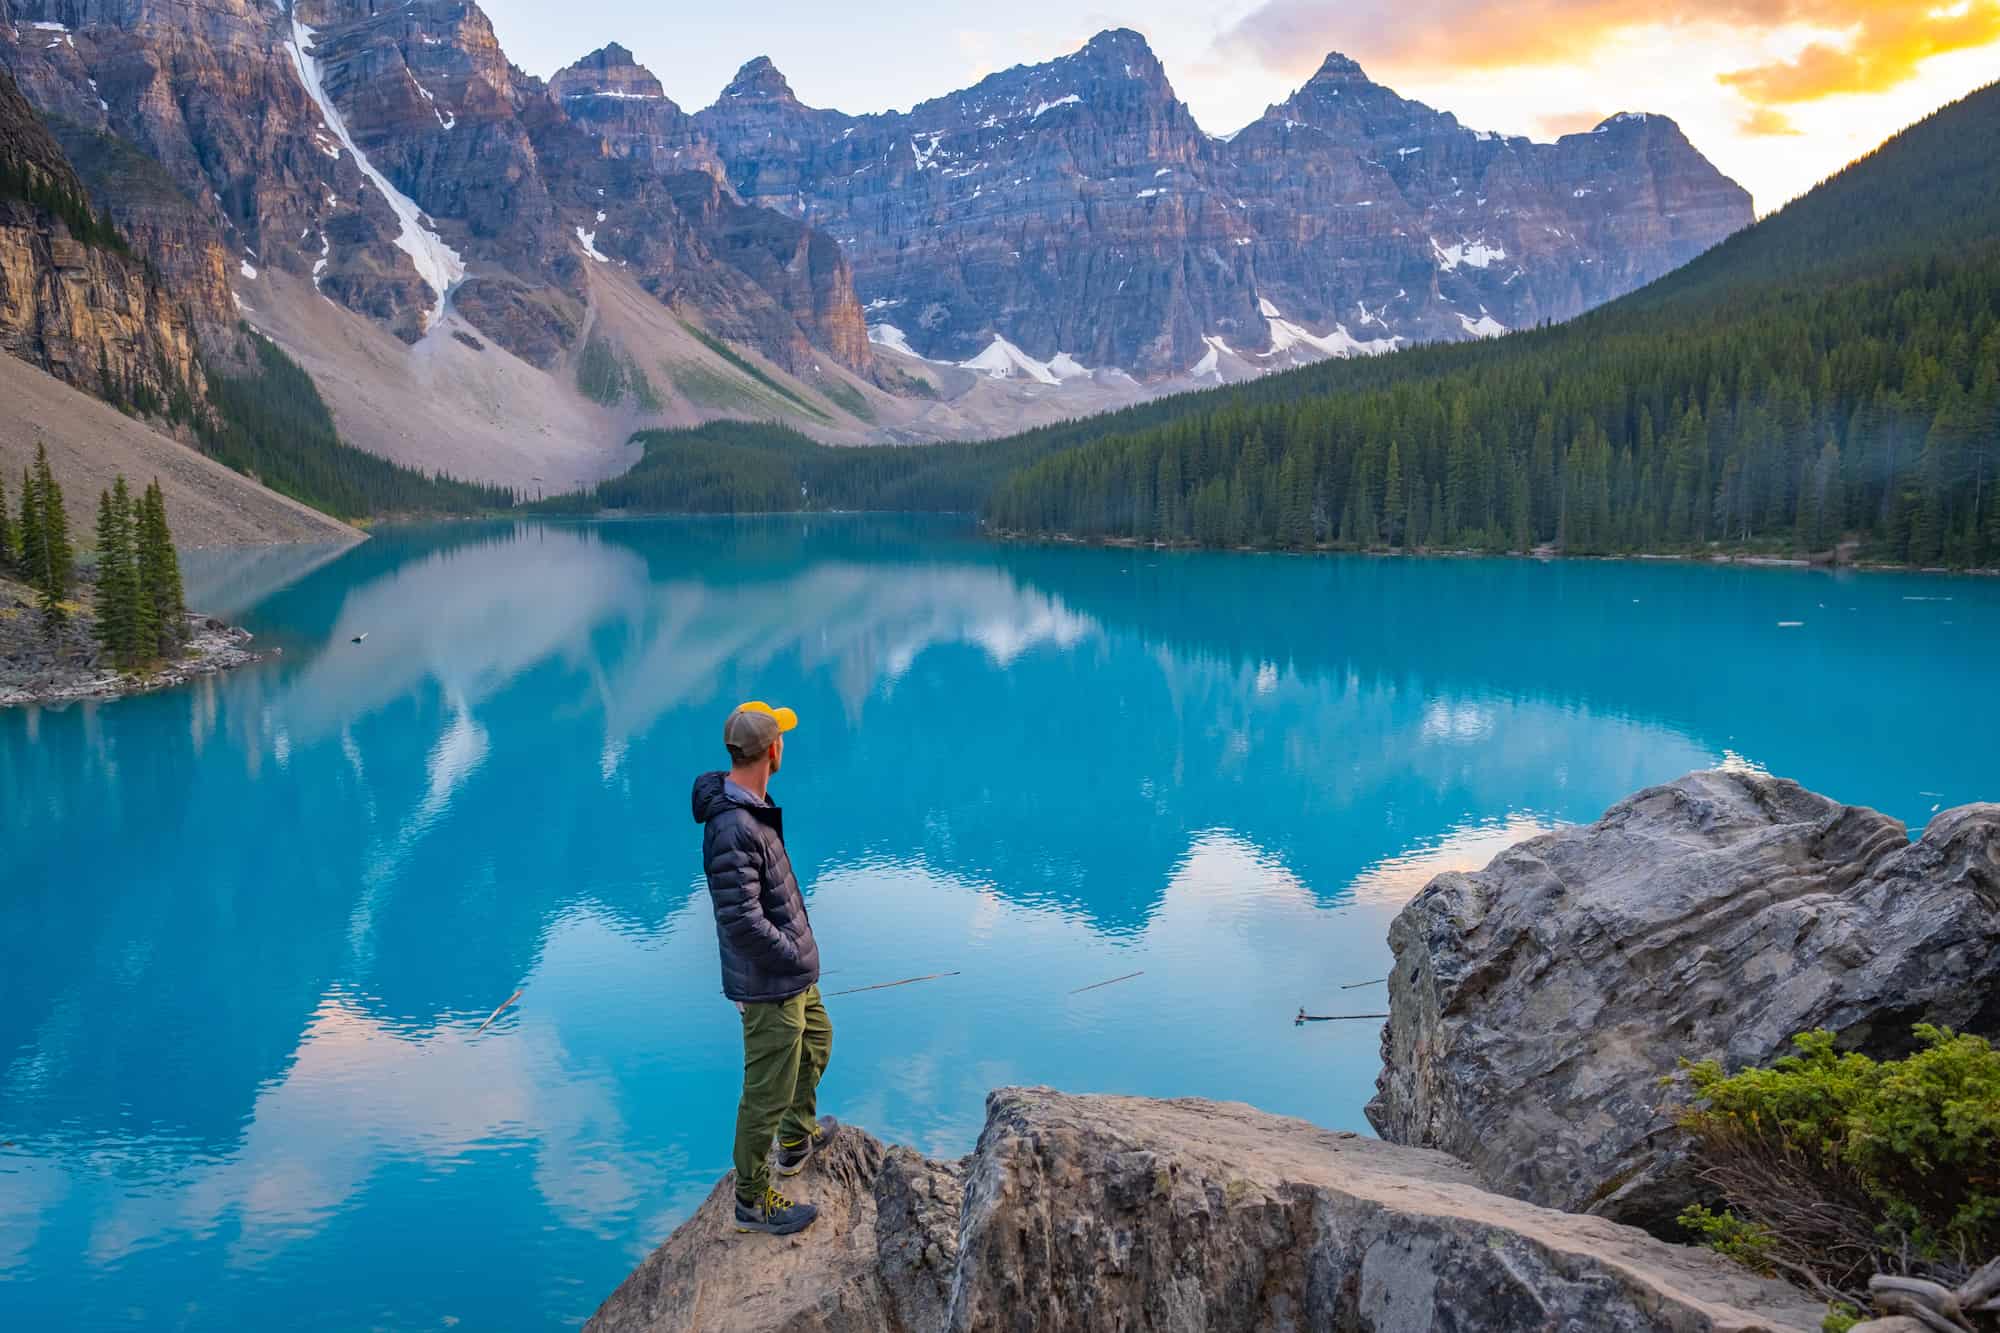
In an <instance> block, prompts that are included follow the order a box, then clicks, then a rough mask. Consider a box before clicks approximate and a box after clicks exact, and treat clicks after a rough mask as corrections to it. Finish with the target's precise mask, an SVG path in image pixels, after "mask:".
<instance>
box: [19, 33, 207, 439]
mask: <svg viewBox="0 0 2000 1333" xmlns="http://www.w3.org/2000/svg"><path fill="white" fill-rule="evenodd" d="M0 351H5V352H8V353H11V354H12V355H14V356H17V357H19V358H21V359H22V360H24V361H27V362H29V363H30V364H32V365H35V366H39V367H40V368H41V369H43V370H46V371H48V372H49V373H50V374H52V375H54V376H55V377H56V378H58V379H60V380H63V381H64V382H66V383H68V384H70V385H73V386H75V387H77V388H81V389H84V390H86V391H87V392H90V393H93V394H99V395H101V396H103V397H105V398H108V399H110V400H112V401H115V402H120V403H137V404H143V405H146V406H149V407H151V408H152V409H153V410H154V411H162V410H165V409H166V408H167V407H168V406H169V404H172V403H174V402H176V400H178V401H179V403H180V404H181V405H182V406H183V407H185V406H186V405H187V404H189V403H191V402H192V401H194V400H195V399H196V398H197V397H198V396H199V394H200V393H201V391H202V386H203V383H204V380H203V377H202V371H201V367H200V365H199V363H198V360H197V354H196V336H195V330H194V324H193V321H192V319H191V318H190V316H189V313H188V311H187V308H186V307H185V306H184V305H183V304H182V303H181V302H180V301H179V300H177V299H176V298H175V297H174V296H173V295H171V294H170V293H169V292H168V291H167V290H166V288H165V286H164V284H163V283H162V282H161V281H160V279H159V277H158V276H157V275H156V274H155V273H154V272H152V271H149V270H148V268H147V266H146V264H145V262H144V260H143V259H142V258H141V257H140V256H139V254H137V253H134V252H133V251H131V250H129V249H128V248H127V243H126V242H125V240H124V238H123V237H122V236H119V235H117V234H116V233H115V232H113V231H110V230H108V229H107V228H105V226H104V225H103V219H102V217H101V215H98V214H97V213H96V211H95V209H94V208H93V206H92V203H91V198H90V192H89V190H88V189H87V188H86V187H85V185H84V183H83V180H82V178H81V177H79V176H78V175H77V173H76V170H75V168H74V167H73V166H72V165H71V164H70V161H69V159H68V157H67V156H66V155H65V154H64V152H63V150H62V146H61V145H60V144H59V143H58V142H57V141H56V140H55V138H54V137H53V136H52V135H51V134H50V133H49V132H48V129H47V127H46V126H44V125H43V123H42V121H41V119H40V117H39V116H37V115H36V113H35V111H34V108H33V107H31V106H30V105H29V104H28V101H27V99H26V98H24V97H23V96H22V95H21V91H20V89H19V88H18V87H17V86H16V85H15V83H14V80H13V79H12V78H11V77H10V76H9V75H8V74H7V73H6V71H5V70H4V69H0Z"/></svg>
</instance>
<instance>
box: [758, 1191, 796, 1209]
mask: <svg viewBox="0 0 2000 1333" xmlns="http://www.w3.org/2000/svg"><path fill="white" fill-rule="evenodd" d="M791 1206H792V1201H791V1200H790V1199H787V1198H786V1197H785V1196H784V1195H782V1194H780V1193H778V1191H776V1190H774V1189H772V1188H771V1187H770V1186H768V1185H766V1186H765V1187H764V1211H765V1212H767V1213H782V1212H784V1211H785V1210H786V1209H787V1208H790V1207H791Z"/></svg>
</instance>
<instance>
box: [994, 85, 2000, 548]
mask: <svg viewBox="0 0 2000 1333" xmlns="http://www.w3.org/2000/svg"><path fill="white" fill-rule="evenodd" d="M1996 311H2000V88H1994V87H1989V88H1987V89H1985V90H1983V91H1981V92H1978V93H1975V94H1974V95H1972V96H1971V97H1968V98H1966V99H1965V100H1963V101H1961V102H1958V103H1955V104H1953V105H1952V106H1949V107H1946V108H1944V109H1943V110H1941V111H1939V112H1937V113H1936V114H1934V115H1932V116H1931V117H1929V118H1928V119H1926V120H1924V121H1923V122H1921V123H1919V124H1917V125H1915V126H1913V127H1911V128H1910V129H1909V130H1907V131H1905V132H1904V133H1902V134H1901V135H1898V136H1897V137H1896V138H1894V139H1892V140H1890V141H1889V142H1888V143H1887V144H1885V145H1884V146H1883V147H1882V148H1881V149H1879V150H1878V151H1877V152H1875V153H1874V154H1872V155H1871V156H1869V157H1868V158H1865V159H1863V160H1862V161H1860V162H1858V163H1856V164H1855V165H1854V166H1852V167H1850V168H1849V169H1848V170H1846V171H1845V172H1843V173H1842V174H1841V175H1839V176H1837V177H1835V178H1834V179H1832V180H1830V181H1828V182H1827V183H1825V184H1823V185H1822V186H1820V187H1819V188H1818V189H1817V190H1815V191H1813V192H1812V193H1811V194H1809V195H1807V196H1806V197H1805V198H1803V199H1801V200H1799V201H1798V202H1796V203H1794V204H1792V205H1791V206H1790V207H1788V208H1786V209H1784V210H1783V211H1782V212H1780V213H1778V214H1776V215H1774V216H1772V217H1771V218H1768V219H1766V220H1765V221H1763V222H1761V223H1759V224H1758V225H1757V226H1756V227H1754V228H1752V229H1751V230H1749V231H1747V232H1745V233H1743V234H1741V235H1739V236H1738V237H1736V238H1734V239H1732V240H1730V241H1728V242H1726V243H1724V244H1723V245H1721V246H1719V247H1717V248H1716V249H1715V250H1713V251H1711V252H1710V253H1709V254H1707V255H1706V256H1704V257H1702V258H1701V259H1699V260H1696V261H1695V262H1694V263H1693V264H1691V265H1689V266H1688V267H1687V268H1685V269H1683V270H1681V271H1680V272H1678V273H1675V274H1673V275H1670V276H1669V277H1667V278H1665V279H1662V280H1661V281H1660V282H1658V283H1656V284H1654V285H1653V286H1651V287H1648V288H1646V289H1644V290H1642V291H1640V292H1637V293H1634V294H1633V295H1632V296H1629V297H1627V298H1625V299H1623V300H1621V301H1618V302H1614V303H1613V304H1611V305H1609V306H1606V307H1604V308H1603V309H1601V310H1599V311H1597V312H1594V313H1592V314H1589V315H1586V316H1583V317H1582V318H1580V319H1577V320H1575V321H1573V322H1571V323H1569V324H1565V325H1562V326H1559V327H1555V328H1549V329H1544V330H1539V331H1535V332H1532V333H1527V334H1521V335H1516V336H1513V337H1508V338H1505V339H1502V340H1499V341H1497V342H1494V343H1489V344H1485V345H1480V346H1458V347H1440V348H1425V349H1419V350H1416V351H1413V352H1408V353H1403V354H1398V355H1394V356H1388V357H1383V358H1380V359H1377V360H1373V361H1366V362H1338V363H1328V364H1324V365H1320V366H1315V367H1310V368H1307V369H1304V370H1301V371H1297V372H1293V373H1291V374H1288V375H1282V376H1274V377H1272V378H1271V379H1269V380H1266V381H1262V382H1259V383H1255V384H1251V385H1246V386H1243V387H1241V388H1237V389H1231V390H1226V391H1219V392H1216V393H1210V394H1200V395H1192V396H1189V397H1186V398H1183V399H1180V400H1178V401H1177V402H1175V403H1174V404H1172V405H1170V407H1169V408H1168V409H1167V410H1168V414H1169V417H1170V419H1168V420H1164V421H1160V420H1155V421H1147V420H1144V419H1143V417H1142V416H1140V415H1139V414H1122V415H1120V416H1114V417H1109V418H1104V419H1102V420H1101V421H1100V422H1099V423H1097V433H1098V435H1099V437H1100V438H1097V439H1096V440H1094V441H1093V442H1091V443H1089V444H1088V445H1087V446H1085V447H1083V448H1079V449H1075V450H1068V451H1062V452H1058V453H1053V454H1051V455H1050V456H1049V457H1046V458H1043V459H1042V460H1041V461H1040V462H1038V463H1036V464H1034V465H1033V466H1031V467H1028V468H1027V469H1026V470H1024V471H1023V472H1021V473H1019V474H1018V475H1015V476H1012V477H1011V478H1009V479H1008V480H1007V482H1006V483H1004V484H1003V485H1002V486H1001V487H1000V489H999V490H998V491H997V492H996V493H995V494H994V495H993V496H992V497H991V499H990V500H989V502H988V505H987V512H988V515H989V517H990V518H991V520H992V521H993V522H994V523H995V524H996V525H997V526H999V527H1001V528H1004V529H1011V530H1017V531H1023V532H1036V533H1057V532H1060V533H1069V534H1074V535H1079V536H1091V537H1110V538H1139V539H1157V540H1165V541H1191V542H1194V543H1197V544H1201V545H1214V546H1244V545H1247V546H1281V547H1305V546H1313V545H1320V544H1333V545H1341V546H1352V547H1381V546H1388V547H1423V546H1427V547H1438V546H1451V547H1477V548H1485V549H1493V550H1518V549H1525V548H1527V547H1529V546H1532V545H1537V544H1542V543H1554V544H1556V545H1557V546H1559V547H1560V548H1562V549H1564V550H1567V551H1572V552H1615V551H1624V550H1637V549H1674V548H1689V547H1694V546H1698V545H1702V544H1705V543H1710V542H1721V543H1724V544H1726V545H1729V546H1732V547H1739V548H1751V549H1756V548H1764V549H1773V550H1806V551H1816V550H1822V549H1827V548H1831V547H1833V546H1835V544H1836V543H1838V542H1839V541H1841V540H1842V539H1843V537H1848V536H1851V537H1854V538H1858V539H1859V541H1860V544H1861V548H1862V551H1863V553H1864V554H1868V555H1876V556H1880V557H1883V558H1888V559H1897V560H1908V561H1913V562H1915V563H1918V564H1925V565H1929V564H1936V563H1944V564H1952V565H1976V564H1990V563H1993V562H1994V561H1995V560H2000V493H1996V492H2000V486H1996V480H1997V479H2000V332H1996V329H2000V325H1997V324H1996Z"/></svg>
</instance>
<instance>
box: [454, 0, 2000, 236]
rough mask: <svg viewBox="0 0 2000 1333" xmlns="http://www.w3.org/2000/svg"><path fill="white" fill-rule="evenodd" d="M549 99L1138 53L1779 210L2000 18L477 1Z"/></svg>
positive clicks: (1200, 107) (1182, 1)
mask: <svg viewBox="0 0 2000 1333" xmlns="http://www.w3.org/2000/svg"><path fill="white" fill-rule="evenodd" d="M485 7H486V10H487V12H488V13H489V14H490V15H491V17H492V19H493V24H494V27H495V28H496V29H497V31H498V33H499V37H500V43H501V45H502V46H503V47H504V48H505V49H506V51H507V53H508V55H509V56H510V57H511V58H512V59H513V60H514V62H515V63H516V64H518V65H520V66H522V67H523V68H524V69H527V70H528V71H529V72H530V73H534V74H539V75H542V76H544V77H546V76H548V75H549V74H552V73H553V72H555V71H556V70H557V69H560V68H561V67H562V66H564V65H566V64H568V63H569V62H570V61H572V60H575V59H576V58H577V57H578V56H581V55H583V54H585V53H586V52H588V51H591V50H593V49H595V48H597V47H599V46H602V45H603V44H604V43H606V42H610V41H617V42H620V43H622V44H623V45H625V46H626V47H628V48H630V49H631V50H632V52H633V53H634V54H635V55H636V56H637V57H638V59H639V61H640V62H641V63H642V64H644V65H647V66H648V67H650V68H651V69H652V71H653V72H654V73H655V74H656V75H658V76H659V78H660V81H661V82H662V83H663V84H664V85H665V86H666V90H667V93H668V95H669V96H671V97H672V98H674V100H675V101H677V102H679V103H680V104H681V105H682V106H684V107H686V108H688V109H689V110H696V109H698V108H700V107H704V106H707V105H708V104H710V103H711V102H713V101H714V100H715V96H716V94H717V93H719V92H720V91H721V90H722V87H723V85H724V84H726V83H727V82H728V81H729V78H730V76H731V75H732V74H734V73H735V71H736V69H737V67H738V66H740V65H741V64H742V63H743V62H744V61H746V60H749V59H750V58H752V57H753V56H758V55H768V56H770V57H771V59H772V60H773V61H774V62H776V64H777V66H778V68H779V69H780V70H781V71H783V72H784V74H785V76H786V78H787V79H788V80H789V81H790V83H791V85H792V89H793V91H794V92H796V93H797V94H798V96H799V98H800V100H802V101H804V102H806V103H807V104H808V105H812V106H823V107H837V108H839V109H840V110H842V111H849V112H856V113H859V112H868V111H884V110H889V109H898V110H901V109H907V108H908V107H910V106H911V105H913V104H915V103H917V102H920V101H923V100H924V99H926V98H930V97H935V96H938V95H940V94H942V93H947V92H950V91H952V90H953V89H955V88H962V87H966V86H968V85H970V84H972V83H974V82H976V81H977V80H979V79H980V78H982V77H984V76H985V75H987V74H990V73H993V72H995V71H996V70H1001V69H1005V68H1007V67H1009V66H1011V65H1016V64H1032V63H1037V62H1040V61H1043V60H1048V59H1051V58H1053V57H1055V56H1058V55H1063V54H1067V53H1068V52H1070V51H1073V50H1075V49H1076V48H1077V47H1079V46H1081V45H1083V43H1084V42H1086V41H1088V40H1089V39H1090V37H1091V36H1092V35H1093V34H1094V33H1097V32H1099V31H1102V30H1103V29H1105V28H1116V27H1129V28H1135V29H1137V30H1138V31H1140V32H1142V33H1144V34H1145V35H1146V37H1147V39H1148V41H1149V42H1150V43H1151V44H1152V47H1153V50H1154V51H1155V52H1156V53H1157V54H1158V55H1159V57H1160V60H1161V62H1162V63H1163V64H1164V65H1165V66H1166V69H1167V75H1168V77H1169V78H1170V79H1171V80H1172V81H1173V84H1174V88H1175V91H1177V92H1178V93H1179V94H1180V96H1181V98H1182V100H1183V101H1185V102H1187V103H1188V105H1189V106H1190V107H1192V108H1193V110H1194V114H1195V118H1196V119H1197V120H1198V121H1199V122H1200V123H1201V126H1202V128H1203V129H1205V130H1207V131H1208V132H1210V133H1212V134H1222V133H1227V132H1230V131H1233V130H1235V129H1238V128H1240V127H1241V126H1242V125H1244V124H1246V123H1248V122H1249V121H1251V120H1254V119H1256V117H1257V116H1259V115H1260V114H1262V112H1263V110H1264V108H1265V107H1266V106H1268V105H1270V104H1272V103H1274V102H1280V101H1283V100H1284V99H1285V98H1286V97H1287V96H1288V95H1289V94H1290V93H1291V91H1292V90H1293V89H1295V88H1296V87H1297V86H1298V85H1299V84H1301V83H1303V82H1304V81H1305V80H1306V79H1308V78H1310V77H1311V75H1312V73H1313V71H1314V70H1315V69H1316V68H1318V66H1319V63H1320V61H1321V60H1322V59H1323V58H1324V57H1325V56H1326V54H1327V52H1329V51H1335V50H1337V51H1340V52H1343V53H1344V54H1346V55H1349V56H1352V57H1353V58H1354V59H1356V60H1358V61H1360V62H1361V64H1362V66H1363V67H1364V68H1365V69H1366V70H1367V71H1368V74H1369V76H1370V77H1371V78H1373V79H1375V80H1376V82H1378V83H1382V84H1385V85H1387V86H1388V87H1391V88H1393V89H1395V90H1396V91H1397V92H1399V93H1401V94H1402V95H1403V96H1405V97H1413V98H1416V99H1418V100H1420V101H1424V102H1428V103H1429V104H1430V105H1432V106H1434V107H1437V108H1439V109H1441V110H1445V111H1451V112H1453V113H1455V114H1456V115H1457V116H1458V118H1459V120H1460V121H1462V122H1463V123H1465V124H1467V125H1470V126H1472V127H1474V128H1476V129H1487V130H1499V131H1503V132H1506V133H1509V134H1526V135H1530V136H1532V137H1534V138H1536V139H1551V138H1554V137H1556V136H1557V135H1560V134H1566V133H1572V132H1575V131H1577V130H1585V129H1589V128H1590V127H1591V126H1593V125H1595V124H1596V123H1597V122H1598V121H1599V120H1602V119H1603V118H1604V117H1606V116H1608V115H1611V114H1613V113H1615V112H1618V111H1649V112H1657V113H1663V114H1665V115H1669V116H1672V117H1673V118H1674V119H1675V120H1677V121H1678V122H1680V125H1681V128H1682V129H1683V130H1684V131H1685V132H1686V133H1687V136H1688V137H1689V138H1690V139H1691V140H1693V142H1694V144H1695V146H1696V147H1697V148H1699V149H1701V151H1702V152H1703V153H1705V154H1707V156H1708V157H1709V158H1710V160H1712V161H1713V162H1714V163H1715V164H1716V165H1717V166H1718V167H1720V168H1721V169H1722V170H1723V171H1724V172H1726V173H1727V174H1729V175H1730V176H1732V177H1734V178H1735V179H1736V180H1737V181H1738V182H1739V183H1740V184H1742V185H1743V186H1744V187H1745V188H1746V189H1748V190H1749V191H1750V192H1751V194H1752V195H1753V196H1754V197H1755V199H1756V202H1757V208H1758V211H1759V212H1760V213H1761V212H1769V211H1770V210H1771V209H1773V208H1776V207H1778V206H1779V205H1781V204H1783V203H1784V202H1785V201H1787V200H1788V199H1791V198H1794V197H1796V196H1797V195H1799V194H1802V193H1803V192H1805V191H1806V190H1808V189H1810V188H1811V187H1812V186H1813V185H1814V184H1815V183H1816V182H1817V181H1819V180H1821V179H1823V178H1824V177H1826V176H1829V175H1831V174H1832V173H1834V172H1835V171H1838V170H1839V169H1840V168H1841V167H1843V166H1845V165H1846V164H1847V163H1848V162H1851V161H1853V160H1854V159H1855V158H1856V157H1859V156H1861V155H1862V154H1864V153H1866V152H1868V151H1869V150H1870V149H1872V148H1873V147H1875V146H1876V145H1877V144H1879V143H1880V142H1881V141H1882V140H1883V139H1885V138H1887V137H1888V136H1889V135H1891V134H1893V133H1895V132H1896V131H1897V130H1899V129H1901V128H1902V127H1903V126H1905V125H1907V124H1909V123H1910V122H1912V121H1914V120H1917V119H1920V118H1921V117H1923V116H1924V115H1926V114H1927V113H1929V112H1931V111H1933V110H1935V109H1936V108H1938V107H1940V106H1942V105H1944V104H1945V103H1947V102H1950V101H1952V100H1954V99H1956V98H1958V97H1961V96H1963V95H1964V94H1966V93H1968V92H1971V91H1972V90H1973V89H1975V88H1978V87H1981V86H1983V85H1985V84H1987V83H1990V82H1993V81H1994V80H1995V79H2000V0H1661V2H1660V3H1657V4H1643V3H1633V0H1485V2H1483V3H1482V2H1481V0H1146V2H1145V3H1137V2H1136V0H1133V2H1130V3H1121V2H1119V0H1080V2H1079V0H1008V3H1007V4H1004V5H996V4H994V3H992V0H930V3H928V4H925V5H921V6H918V5H909V4H887V3H882V0H847V3H844V4H832V3H827V0H763V3H760V4H759V5H757V6H756V7H755V8H754V9H752V10H738V9H735V8H734V7H733V6H730V5H718V4H714V3H700V4H696V3H691V2H690V0H678V2H677V3H674V4H670V5H661V4H657V3H643V2H642V0H564V3H563V4H562V5H560V6H553V5H550V4H548V3H547V0H485Z"/></svg>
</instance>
